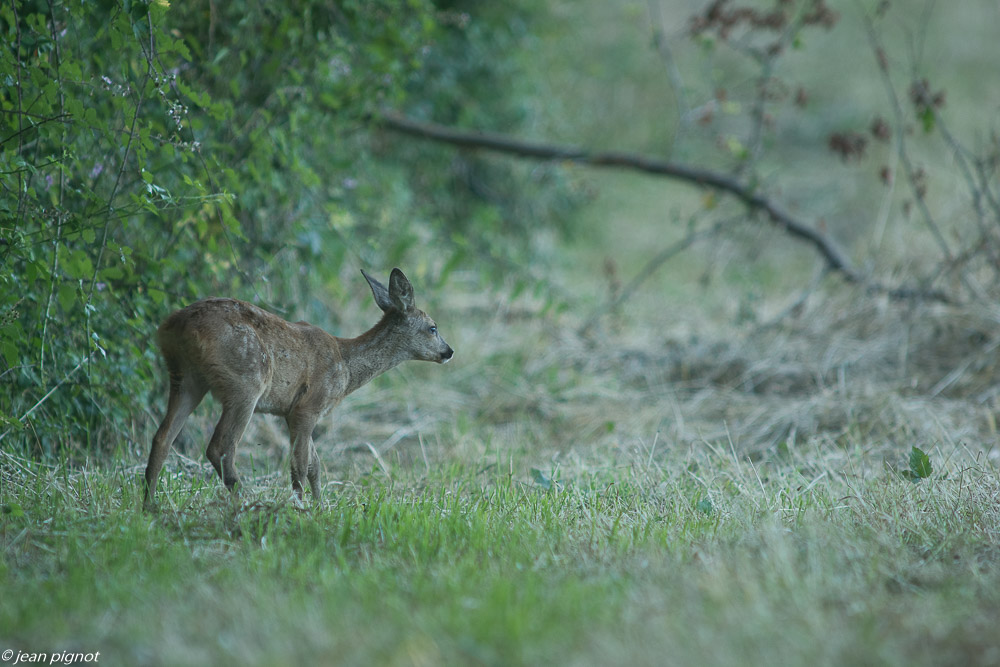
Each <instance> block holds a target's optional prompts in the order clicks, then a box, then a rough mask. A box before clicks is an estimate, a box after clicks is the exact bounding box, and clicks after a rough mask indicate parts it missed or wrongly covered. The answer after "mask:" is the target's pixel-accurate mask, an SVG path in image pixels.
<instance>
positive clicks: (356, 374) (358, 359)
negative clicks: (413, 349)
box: [341, 315, 409, 394]
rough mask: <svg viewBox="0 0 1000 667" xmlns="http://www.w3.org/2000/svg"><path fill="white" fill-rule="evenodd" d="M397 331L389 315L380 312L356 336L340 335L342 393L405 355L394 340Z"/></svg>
mask: <svg viewBox="0 0 1000 667" xmlns="http://www.w3.org/2000/svg"><path fill="white" fill-rule="evenodd" d="M397 331H398V329H397V326H396V322H394V320H393V317H392V316H390V315H384V316H383V317H382V319H381V320H379V321H378V323H377V324H376V325H375V326H373V327H372V328H371V329H369V330H368V331H366V332H364V333H363V334H361V335H360V336H358V337H357V338H347V339H341V354H342V355H343V359H344V361H345V363H346V364H347V374H348V380H347V391H346V392H345V393H346V394H350V393H351V392H353V391H354V390H355V389H358V388H359V387H363V386H364V385H366V384H368V382H369V381H371V380H372V379H373V378H375V377H377V376H379V375H381V374H382V373H385V372H386V371H387V370H389V369H391V368H393V367H395V366H397V365H399V364H400V363H402V362H404V361H406V360H407V359H408V358H409V357H408V356H407V355H406V350H405V349H404V348H403V346H401V345H400V344H399V341H398V340H397V338H398V336H397Z"/></svg>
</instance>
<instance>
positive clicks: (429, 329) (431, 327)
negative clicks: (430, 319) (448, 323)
mask: <svg viewBox="0 0 1000 667" xmlns="http://www.w3.org/2000/svg"><path fill="white" fill-rule="evenodd" d="M427 331H429V332H430V334H431V335H432V336H433V335H434V334H436V333H437V332H438V328H437V327H436V326H434V325H431V326H430V327H428V329H427Z"/></svg>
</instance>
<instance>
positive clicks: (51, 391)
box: [0, 350, 97, 441]
mask: <svg viewBox="0 0 1000 667" xmlns="http://www.w3.org/2000/svg"><path fill="white" fill-rule="evenodd" d="M95 352H97V350H91V352H90V354H88V355H87V356H85V357H84V358H83V359H81V360H80V363H78V364H77V365H76V366H74V367H73V368H72V370H70V371H69V372H68V373H66V375H64V376H63V379H62V380H59V382H57V383H56V385H55V386H54V387H52V389H49V390H48V391H47V392H46V393H45V395H44V396H42V397H41V398H40V399H38V402H37V403H35V404H34V405H32V406H31V408H30V409H29V410H28V411H27V412H25V413H24V414H23V415H21V417H20V419H18V420H17V421H19V422H22V423H23V422H24V421H25V420H27V419H28V417H30V416H31V415H32V414H33V413H34V412H35V410H37V409H38V408H39V407H40V406H41V405H42V403H44V402H45V401H47V400H49V397H50V396H52V394H54V393H56V389H58V388H59V387H61V386H63V384H65V382H66V380H68V379H70V378H71V377H72V376H73V374H74V373H76V372H77V371H78V370H80V367H81V366H83V365H84V364H85V363H87V362H88V361H90V358H91V357H92V356H94V353H95ZM11 430H13V429H12V428H9V429H7V430H6V431H4V432H3V433H0V441H3V439H4V438H6V437H7V434H8V433H10V432H11Z"/></svg>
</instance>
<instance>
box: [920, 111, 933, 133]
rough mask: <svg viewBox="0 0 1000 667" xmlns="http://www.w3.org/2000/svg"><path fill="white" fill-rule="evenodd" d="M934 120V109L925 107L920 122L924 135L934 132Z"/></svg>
mask: <svg viewBox="0 0 1000 667" xmlns="http://www.w3.org/2000/svg"><path fill="white" fill-rule="evenodd" d="M935 120H936V119H935V116H934V109H932V108H930V107H927V108H926V109H924V110H923V112H921V114H920V122H921V123H922V124H923V127H924V134H930V133H931V132H933V131H934V121H935Z"/></svg>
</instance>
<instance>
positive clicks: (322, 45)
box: [0, 0, 561, 454]
mask: <svg viewBox="0 0 1000 667" xmlns="http://www.w3.org/2000/svg"><path fill="white" fill-rule="evenodd" d="M442 4H443V5H447V6H446V7H439V6H436V5H435V4H434V3H433V2H430V1H429V0H408V1H406V2H402V1H399V0H378V1H376V2H361V1H353V2H345V3H318V2H313V1H311V0H296V1H293V2H289V3H265V4H260V3H245V2H233V3H210V4H209V5H204V4H201V3H173V4H172V5H171V4H170V3H168V2H166V0H153V1H152V2H144V1H142V0H122V2H120V3H117V2H109V1H104V2H99V3H69V2H58V1H52V2H43V1H41V0H15V1H14V2H11V3H6V4H5V5H4V6H3V7H2V8H0V31H2V32H3V35H4V40H5V45H6V46H5V48H4V49H2V50H0V76H2V77H3V79H4V81H5V86H4V89H3V91H2V92H0V96H2V103H3V108H4V110H5V113H4V114H3V115H2V116H0V141H2V144H0V172H2V173H3V184H2V185H3V196H2V197H0V285H2V287H0V378H2V384H0V387H2V390H0V419H2V420H3V423H2V424H0V434H2V435H0V438H5V437H9V434H10V433H12V432H13V430H16V429H19V428H21V427H22V426H27V427H28V428H29V431H28V433H30V437H28V438H26V439H25V442H26V443H27V442H30V443H32V444H31V446H32V448H33V449H34V450H35V451H36V452H39V453H44V454H51V453H53V452H54V451H55V450H56V449H58V447H59V445H62V444H73V445H82V446H84V447H86V448H88V449H89V448H91V447H92V446H93V445H94V444H95V441H97V442H100V443H102V444H106V445H107V446H112V445H113V443H114V442H116V441H121V440H122V439H127V436H126V435H125V434H127V433H128V432H129V426H128V424H129V423H130V420H131V418H132V417H133V416H134V415H133V410H134V409H135V405H136V404H137V401H136V400H135V399H136V397H137V396H142V395H144V392H145V391H149V390H151V389H153V388H156V389H157V394H156V395H158V394H159V391H158V390H159V387H160V384H161V383H160V381H159V380H158V379H156V373H155V365H156V361H155V357H156V355H155V350H154V349H153V348H152V346H151V345H150V341H151V339H152V332H153V330H154V329H155V326H156V323H157V322H158V321H159V320H161V319H162V317H163V316H164V315H165V314H166V313H167V312H168V311H169V310H170V308H172V307H174V306H176V305H179V304H181V303H183V302H187V301H190V300H193V299H195V298H198V297H202V296H207V295H209V294H230V295H233V296H238V297H242V298H247V299H251V300H255V301H258V302H264V303H265V304H270V305H271V307H272V308H273V309H275V310H276V311H278V312H280V313H283V314H287V315H291V314H292V311H293V310H294V311H296V312H295V314H297V315H299V314H304V315H306V316H309V317H311V318H313V319H316V320H317V321H318V322H319V323H324V324H329V321H328V320H329V318H330V315H329V310H330V309H329V308H324V307H322V306H321V300H322V295H324V294H330V295H331V296H333V297H335V298H342V297H344V296H345V295H344V294H343V293H342V292H340V291H339V287H338V283H339V280H338V279H339V277H340V274H341V268H342V267H344V266H345V265H350V266H349V267H348V268H350V270H351V272H352V273H353V271H354V270H355V269H356V268H357V266H358V265H359V264H360V265H374V266H380V265H382V266H384V265H389V264H391V263H402V262H403V261H404V259H408V260H409V261H411V262H413V263H415V264H416V263H418V262H416V261H415V257H416V256H418V255H424V254H426V247H425V246H426V245H430V244H432V245H433V247H434V248H435V251H434V254H433V257H432V258H430V259H427V260H424V261H421V262H419V265H420V266H421V267H422V268H421V269H420V270H422V271H424V272H425V273H426V272H431V273H433V274H435V275H439V276H440V275H444V274H445V273H446V271H447V269H448V268H451V267H453V266H455V265H457V264H459V263H460V262H462V261H463V260H464V259H475V260H476V261H477V262H478V261H479V260H481V259H482V258H483V257H486V258H489V259H491V261H492V265H494V266H497V267H502V268H503V269H504V270H509V268H510V266H513V265H516V264H517V262H516V261H515V260H516V259H517V258H518V257H523V256H524V253H530V252H532V241H531V239H532V235H533V233H534V232H533V231H532V230H533V229H534V228H535V227H537V225H538V223H539V222H545V220H546V219H548V218H551V217H552V215H551V214H552V213H557V212H558V206H555V207H547V208H545V209H544V210H533V211H532V215H530V216H525V215H522V212H523V210H524V207H523V205H522V202H523V201H525V197H526V196H530V194H531V191H530V188H527V189H525V191H526V192H527V193H528V194H527V195H521V194H519V193H520V191H521V187H520V183H522V182H524V180H525V175H524V174H523V173H520V172H518V171H517V170H516V169H512V168H507V167H500V166H497V165H496V164H490V163H488V162H486V161H481V160H475V159H467V158H458V159H455V158H452V157H450V156H449V155H448V154H447V153H445V152H443V151H441V150H438V149H435V148H433V147H428V146H420V145H414V146H410V145H405V146H403V145H395V144H394V142H393V141H392V139H391V138H390V137H386V136H384V135H383V134H382V133H381V132H380V131H378V129H377V126H374V125H372V122H371V121H372V119H373V118H377V115H378V113H379V111H380V109H382V108H384V107H386V106H392V107H394V108H408V109H418V110H424V111H425V112H426V113H428V114H431V115H437V114H439V113H443V114H446V118H451V117H454V116H455V115H457V114H459V113H462V112H461V111H460V110H461V109H463V108H464V107H463V106H462V100H463V98H462V96H461V95H460V94H459V91H461V90H463V89H467V90H474V89H475V87H477V86H478V87H479V89H491V90H497V89H502V79H503V77H504V76H505V73H504V72H503V71H502V69H501V68H499V67H498V66H497V63H498V62H500V59H499V58H497V57H495V56H496V52H495V51H496V49H499V48H505V47H509V46H510V44H511V43H513V42H515V41H516V40H517V39H519V37H518V32H517V30H516V29H515V28H516V27H517V26H518V25H521V24H520V23H519V22H518V21H517V20H515V18H516V15H517V12H518V11H519V10H517V9H493V10H491V12H492V13H491V16H490V20H491V21H495V26H494V27H497V29H496V30H492V29H491V30H486V29H484V28H482V27H480V26H479V25H478V24H476V23H474V22H472V21H471V20H470V19H469V17H468V15H467V14H464V13H463V11H462V6H461V5H462V3H442ZM504 26H506V27H504ZM493 98H494V100H495V102H494V104H493V106H492V108H489V109H479V110H478V111H477V113H478V114H479V115H480V116H481V117H486V118H489V117H496V118H503V119H505V120H506V122H508V123H515V122H517V114H516V113H514V112H512V111H511V109H513V108H514V105H512V104H511V103H510V102H507V101H505V100H504V97H503V96H502V95H501V96H497V95H495V94H494V95H493ZM484 170H489V171H490V172H491V179H490V180H491V181H492V180H495V179H493V176H495V175H496V176H502V177H503V178H500V179H499V182H501V183H503V185H502V187H501V188H500V189H494V190H490V191H489V192H487V190H486V189H484V188H483V187H482V182H483V180H484V179H482V178H481V177H480V176H478V174H481V173H482V172H483V171H484ZM560 205H561V204H560ZM515 221H516V222H515ZM472 239H477V240H476V241H473V240H472ZM304 294H309V295H312V298H311V299H306V298H303V295H304ZM292 303H294V304H296V305H295V306H294V307H292V306H291V305H290V304H292ZM56 387H58V389H57V390H56V391H52V390H53V389H54V388H56ZM139 403H140V404H141V403H143V401H139ZM106 429H110V430H111V432H113V433H114V436H113V437H111V438H110V439H108V438H106V437H105V436H106V435H107V434H108V431H107V430H106Z"/></svg>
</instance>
